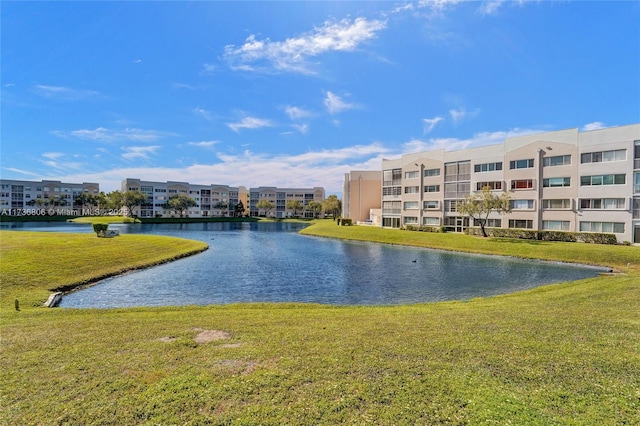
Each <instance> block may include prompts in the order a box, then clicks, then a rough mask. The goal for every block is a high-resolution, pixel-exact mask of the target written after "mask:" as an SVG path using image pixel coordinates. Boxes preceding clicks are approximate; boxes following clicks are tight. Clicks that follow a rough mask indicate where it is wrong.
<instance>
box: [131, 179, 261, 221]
mask: <svg viewBox="0 0 640 426" xmlns="http://www.w3.org/2000/svg"><path fill="white" fill-rule="evenodd" d="M121 190H122V191H123V192H126V191H140V192H142V193H144V194H146V195H147V202H146V203H143V204H142V205H140V206H139V207H135V208H134V211H133V214H134V215H136V216H138V217H171V216H176V215H179V213H177V212H172V211H170V210H167V209H166V208H165V207H164V206H165V204H166V203H167V201H168V200H169V197H171V196H172V195H178V194H184V195H188V196H189V197H191V198H193V200H194V201H195V202H196V205H195V207H191V208H189V211H188V213H187V214H188V215H189V217H216V216H217V217H224V216H227V217H228V216H233V215H234V212H235V208H236V206H237V205H238V203H239V201H241V200H244V201H243V206H244V207H245V208H246V207H247V204H248V203H247V190H246V188H245V187H242V186H240V187H232V186H228V185H217V184H212V185H197V184H191V183H187V182H174V181H167V182H152V181H143V180H140V179H135V178H127V179H125V180H123V181H122V187H121Z"/></svg>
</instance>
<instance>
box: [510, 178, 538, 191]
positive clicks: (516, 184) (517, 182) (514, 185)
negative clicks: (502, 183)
mask: <svg viewBox="0 0 640 426" xmlns="http://www.w3.org/2000/svg"><path fill="white" fill-rule="evenodd" d="M532 188H533V179H514V180H512V181H511V189H532Z"/></svg>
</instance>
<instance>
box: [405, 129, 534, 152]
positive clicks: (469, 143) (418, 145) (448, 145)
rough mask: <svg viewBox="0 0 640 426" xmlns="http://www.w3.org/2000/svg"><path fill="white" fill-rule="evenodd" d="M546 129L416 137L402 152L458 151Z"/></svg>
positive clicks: (501, 141) (406, 144)
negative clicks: (465, 137)
mask: <svg viewBox="0 0 640 426" xmlns="http://www.w3.org/2000/svg"><path fill="white" fill-rule="evenodd" d="M544 131H545V130H538V129H520V128H515V129H511V130H506V131H496V132H480V133H476V134H474V135H473V136H472V137H471V138H467V139H458V138H432V139H429V140H426V141H425V140H420V139H414V140H411V141H409V142H406V143H405V144H403V146H402V152H403V153H405V154H407V153H412V152H422V151H431V150H435V149H444V150H446V151H456V150H460V149H466V148H475V147H479V146H486V145H494V144H501V143H504V141H505V139H507V138H515V137H518V136H526V135H532V134H535V133H541V132H544Z"/></svg>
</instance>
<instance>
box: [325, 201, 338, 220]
mask: <svg viewBox="0 0 640 426" xmlns="http://www.w3.org/2000/svg"><path fill="white" fill-rule="evenodd" d="M323 205H324V211H325V212H326V213H330V214H331V215H332V216H333V220H336V218H337V217H338V216H339V215H340V212H341V211H342V201H340V200H339V199H338V196H337V195H329V196H328V197H327V198H326V199H325V200H324V202H323Z"/></svg>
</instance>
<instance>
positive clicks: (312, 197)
mask: <svg viewBox="0 0 640 426" xmlns="http://www.w3.org/2000/svg"><path fill="white" fill-rule="evenodd" d="M261 200H267V201H270V202H271V203H272V204H273V206H274V208H273V209H270V210H265V209H259V208H258V203H259V202H260V201H261ZM290 200H297V201H300V205H301V206H302V209H300V210H298V211H294V210H292V209H289V208H287V202H288V201H290ZM311 201H315V202H317V203H322V202H323V201H324V188H321V187H314V188H276V187H275V186H260V187H258V188H250V189H249V211H250V215H251V216H268V217H277V218H285V217H291V216H294V215H298V216H304V217H313V216H314V212H312V211H309V209H308V206H309V203H310V202H311Z"/></svg>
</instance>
